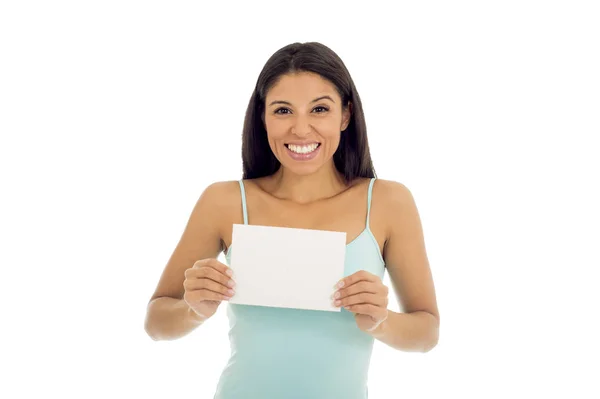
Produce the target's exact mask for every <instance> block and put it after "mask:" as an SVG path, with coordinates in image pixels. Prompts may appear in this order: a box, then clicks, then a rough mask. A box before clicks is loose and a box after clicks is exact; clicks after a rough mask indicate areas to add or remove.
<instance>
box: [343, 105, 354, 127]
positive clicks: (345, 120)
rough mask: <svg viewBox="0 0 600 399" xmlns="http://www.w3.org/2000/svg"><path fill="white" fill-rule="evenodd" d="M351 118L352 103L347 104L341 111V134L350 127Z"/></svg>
mask: <svg viewBox="0 0 600 399" xmlns="http://www.w3.org/2000/svg"><path fill="white" fill-rule="evenodd" d="M351 116H352V103H351V102H348V105H347V106H346V107H344V109H343V110H342V126H341V130H342V132H343V131H344V130H346V129H347V128H348V125H350V117H351Z"/></svg>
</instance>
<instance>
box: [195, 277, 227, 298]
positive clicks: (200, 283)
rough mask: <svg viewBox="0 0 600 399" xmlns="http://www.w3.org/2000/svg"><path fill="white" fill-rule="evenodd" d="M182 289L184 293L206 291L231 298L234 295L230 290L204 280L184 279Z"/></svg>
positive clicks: (211, 281)
mask: <svg viewBox="0 0 600 399" xmlns="http://www.w3.org/2000/svg"><path fill="white" fill-rule="evenodd" d="M183 287H184V288H185V290H186V291H194V290H208V291H212V292H215V293H218V294H223V295H226V296H233V295H234V294H235V291H234V290H232V289H231V288H228V287H226V286H224V285H222V284H219V283H216V282H214V281H213V280H209V279H205V278H200V279H199V278H193V279H186V280H185V281H184V282H183Z"/></svg>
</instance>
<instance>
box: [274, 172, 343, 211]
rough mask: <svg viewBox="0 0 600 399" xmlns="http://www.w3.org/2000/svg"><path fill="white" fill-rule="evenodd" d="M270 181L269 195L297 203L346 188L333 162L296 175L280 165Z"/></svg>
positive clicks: (307, 201) (333, 193) (316, 199)
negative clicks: (307, 173) (311, 172)
mask: <svg viewBox="0 0 600 399" xmlns="http://www.w3.org/2000/svg"><path fill="white" fill-rule="evenodd" d="M271 182H272V183H271V190H270V191H271V195H274V196H275V197H277V198H280V199H285V200H289V201H293V202H296V203H299V204H307V203H310V202H314V201H319V200H323V199H326V198H330V197H333V196H335V195H337V194H339V193H340V192H342V191H344V190H346V188H347V184H346V183H345V181H344V177H343V175H342V174H341V173H339V172H338V171H337V169H336V168H335V166H334V164H333V162H332V163H331V165H330V166H329V167H325V166H324V167H322V168H321V169H319V170H318V171H317V172H315V173H313V174H311V175H297V174H294V173H293V172H291V171H290V170H288V169H285V168H284V167H283V166H282V167H281V168H279V170H278V171H277V172H275V174H274V175H273V176H272V180H271Z"/></svg>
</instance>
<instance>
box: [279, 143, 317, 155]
mask: <svg viewBox="0 0 600 399" xmlns="http://www.w3.org/2000/svg"><path fill="white" fill-rule="evenodd" d="M320 146H321V143H310V144H304V145H297V144H285V147H286V148H287V149H288V150H290V151H291V152H294V153H296V154H310V153H311V152H314V151H316V150H317V148H319V147H320Z"/></svg>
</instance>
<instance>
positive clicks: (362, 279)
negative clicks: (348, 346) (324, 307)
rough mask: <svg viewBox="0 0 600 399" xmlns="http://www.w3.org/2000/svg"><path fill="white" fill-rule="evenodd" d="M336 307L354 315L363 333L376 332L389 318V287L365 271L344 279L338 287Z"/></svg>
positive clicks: (334, 298)
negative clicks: (340, 307) (341, 307)
mask: <svg viewBox="0 0 600 399" xmlns="http://www.w3.org/2000/svg"><path fill="white" fill-rule="evenodd" d="M336 287H337V291H336V292H335V293H334V295H333V300H334V305H335V306H343V307H344V309H346V310H348V311H349V312H352V313H354V318H355V319H356V325H357V326H358V328H360V329H361V330H362V331H366V332H371V331H374V330H375V329H376V328H377V327H379V325H380V324H381V323H383V322H384V321H385V320H386V319H387V317H388V309H387V306H388V292H389V290H388V287H386V286H385V285H384V284H383V282H382V281H381V279H380V278H379V277H378V276H376V275H374V274H371V273H369V272H367V271H365V270H361V271H358V272H356V273H354V274H352V275H350V276H347V277H344V278H343V279H342V280H340V281H339V282H338V284H337V285H336Z"/></svg>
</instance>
